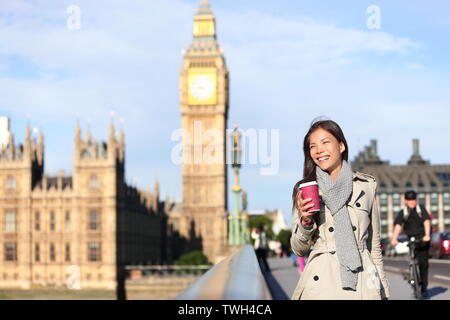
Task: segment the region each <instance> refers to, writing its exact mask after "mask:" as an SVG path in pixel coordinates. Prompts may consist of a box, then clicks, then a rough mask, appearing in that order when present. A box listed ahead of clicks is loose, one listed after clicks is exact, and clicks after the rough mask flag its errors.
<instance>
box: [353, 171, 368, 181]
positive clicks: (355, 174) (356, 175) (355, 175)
mask: <svg viewBox="0 0 450 320" xmlns="http://www.w3.org/2000/svg"><path fill="white" fill-rule="evenodd" d="M357 179H359V180H363V181H367V182H369V177H368V175H366V174H364V173H361V172H358V171H354V172H353V181H354V180H357Z"/></svg>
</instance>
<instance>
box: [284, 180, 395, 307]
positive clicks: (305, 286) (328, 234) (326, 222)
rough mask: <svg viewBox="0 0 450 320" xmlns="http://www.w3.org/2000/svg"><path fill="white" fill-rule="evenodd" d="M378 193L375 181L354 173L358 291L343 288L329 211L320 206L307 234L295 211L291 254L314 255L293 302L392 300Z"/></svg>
mask: <svg viewBox="0 0 450 320" xmlns="http://www.w3.org/2000/svg"><path fill="white" fill-rule="evenodd" d="M375 192H376V181H375V178H374V177H372V176H370V175H368V174H364V173H360V172H354V173H353V193H352V195H351V198H350V201H349V203H348V204H347V209H348V213H349V215H350V220H351V223H352V226H353V231H354V233H355V238H356V241H357V243H358V247H359V251H360V254H361V260H362V265H363V271H361V272H359V277H358V284H357V290H356V291H352V290H343V289H342V287H341V279H340V278H341V276H340V264H339V260H338V257H337V254H336V245H335V240H334V228H333V217H332V216H331V212H330V210H329V209H328V208H327V207H326V206H325V205H324V204H323V203H321V210H320V212H318V213H316V214H317V215H318V216H317V217H315V222H314V225H313V226H312V229H310V230H308V229H306V228H304V227H303V226H302V224H301V223H300V222H299V217H298V211H297V209H294V217H293V223H292V236H291V247H292V250H293V251H294V253H295V254H296V255H298V256H305V255H306V254H307V252H308V250H309V249H310V248H312V251H311V253H310V256H309V259H308V262H307V264H306V267H305V270H304V272H303V273H302V275H301V278H300V280H299V282H298V284H297V287H296V289H295V291H294V294H293V295H292V299H293V300H298V299H305V300H309V299H314V300H352V299H355V300H361V299H363V300H379V299H381V298H388V297H389V296H390V293H389V284H388V281H387V279H386V276H385V273H384V270H383V257H382V255H381V247H380V215H379V210H378V205H377V203H376V200H375Z"/></svg>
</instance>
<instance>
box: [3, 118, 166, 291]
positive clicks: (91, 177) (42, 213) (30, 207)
mask: <svg viewBox="0 0 450 320" xmlns="http://www.w3.org/2000/svg"><path fill="white" fill-rule="evenodd" d="M74 145H75V146H74V154H73V176H71V177H68V176H65V175H64V173H62V172H61V173H60V174H59V175H58V176H56V177H49V176H47V175H46V174H45V173H44V137H43V133H42V131H41V133H40V137H39V141H38V142H37V141H36V139H32V138H31V135H30V129H29V128H28V127H27V128H26V133H25V141H24V144H23V145H15V143H14V137H13V134H12V133H10V135H9V139H8V143H7V144H6V146H2V148H1V150H0V227H1V229H0V287H21V288H30V287H32V286H34V285H46V286H51V285H54V286H65V285H66V284H67V281H68V279H69V278H70V277H73V276H74V274H73V272H74V270H78V271H79V272H78V273H77V274H78V275H79V280H80V285H81V288H106V289H115V288H116V284H117V277H118V270H122V269H123V267H124V266H125V265H129V264H144V263H145V264H154V263H162V262H164V261H165V260H167V259H168V257H167V256H166V250H164V248H165V247H166V246H167V245H168V244H167V238H166V230H167V228H168V226H167V225H166V222H167V219H166V212H168V211H169V210H170V205H169V200H168V199H167V200H166V201H165V202H162V201H159V191H158V189H159V188H158V184H157V183H156V185H155V190H154V191H153V192H152V193H150V192H144V191H141V190H138V189H136V188H134V187H130V186H128V185H127V184H126V183H125V172H124V164H125V137H124V133H123V130H120V132H119V134H118V135H116V131H115V128H114V126H113V125H112V124H111V126H110V128H109V137H108V141H107V143H105V142H103V143H97V142H94V141H93V140H92V138H91V134H90V131H89V130H88V132H87V134H86V137H85V140H82V138H81V130H80V127H79V126H78V125H77V128H76V132H75V141H74ZM62 150H63V149H62ZM62 152H64V151H62ZM74 267H75V269H74ZM75 276H76V275H75Z"/></svg>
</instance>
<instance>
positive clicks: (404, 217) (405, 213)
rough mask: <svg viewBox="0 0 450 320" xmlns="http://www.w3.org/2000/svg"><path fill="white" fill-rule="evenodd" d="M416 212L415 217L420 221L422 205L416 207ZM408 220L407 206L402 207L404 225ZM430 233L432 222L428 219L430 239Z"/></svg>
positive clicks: (431, 231)
mask: <svg viewBox="0 0 450 320" xmlns="http://www.w3.org/2000/svg"><path fill="white" fill-rule="evenodd" d="M416 212H417V215H418V216H419V218H421V219H422V205H420V204H418V205H417V206H416ZM408 218H409V210H408V207H407V206H404V207H403V223H405V222H406V221H407V220H408ZM432 233H433V221H431V219H430V238H431V235H432Z"/></svg>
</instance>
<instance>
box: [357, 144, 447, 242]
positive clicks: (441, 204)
mask: <svg viewBox="0 0 450 320" xmlns="http://www.w3.org/2000/svg"><path fill="white" fill-rule="evenodd" d="M352 167H353V169H354V170H358V171H361V172H364V173H368V174H371V175H373V176H374V177H375V178H376V179H377V183H378V189H377V201H378V205H379V208H380V214H381V237H382V238H383V239H387V238H389V239H391V238H392V235H393V231H394V225H393V224H394V219H395V216H396V215H397V213H398V212H399V211H400V210H401V209H402V208H403V206H404V196H403V194H404V193H405V191H406V190H411V189H412V190H415V191H416V192H417V193H418V201H419V203H421V204H423V205H424V206H425V207H426V209H427V211H428V212H429V213H430V214H432V219H433V229H434V232H440V231H443V230H450V165H432V164H430V162H429V161H426V160H424V159H423V158H422V156H421V155H420V151H419V141H418V140H413V154H412V155H411V158H410V159H409V161H408V163H407V164H405V165H391V164H389V162H388V161H382V160H381V159H380V157H379V155H378V153H377V141H376V140H372V141H371V144H370V146H367V147H365V149H364V151H362V152H360V153H359V154H358V155H357V157H356V158H355V159H354V161H353V162H352Z"/></svg>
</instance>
